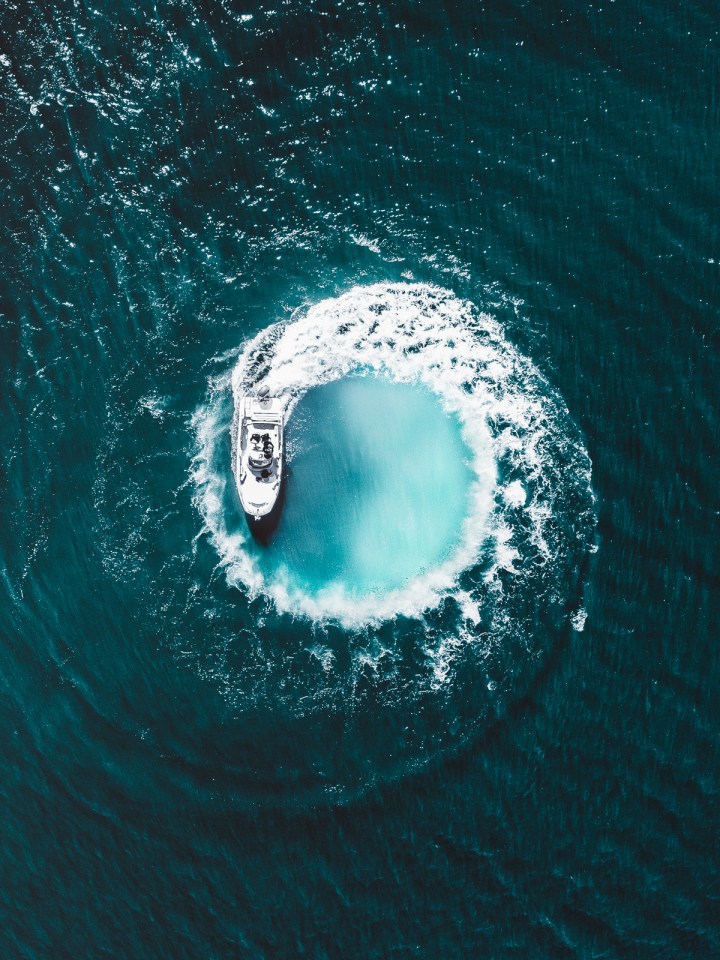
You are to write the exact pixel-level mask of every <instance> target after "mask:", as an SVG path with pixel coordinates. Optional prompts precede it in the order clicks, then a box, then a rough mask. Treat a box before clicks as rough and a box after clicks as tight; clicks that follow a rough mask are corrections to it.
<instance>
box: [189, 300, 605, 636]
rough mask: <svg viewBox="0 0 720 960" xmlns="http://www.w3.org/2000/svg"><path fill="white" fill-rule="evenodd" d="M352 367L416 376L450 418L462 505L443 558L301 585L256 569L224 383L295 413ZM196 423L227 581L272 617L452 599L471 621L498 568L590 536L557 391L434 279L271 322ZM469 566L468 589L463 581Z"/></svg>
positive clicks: (376, 611) (585, 494)
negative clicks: (465, 482) (234, 497)
mask: <svg viewBox="0 0 720 960" xmlns="http://www.w3.org/2000/svg"><path fill="white" fill-rule="evenodd" d="M358 373H372V374H374V375H380V376H385V377H388V378H390V379H392V380H394V381H397V382H401V383H413V384H418V385H421V386H423V387H425V388H427V389H429V390H430V391H432V392H433V393H434V394H435V395H436V396H437V397H438V398H439V400H440V402H441V404H442V406H443V407H444V408H445V410H446V411H447V412H448V413H450V414H453V415H454V416H455V417H456V418H457V419H458V420H459V422H460V424H461V428H462V435H463V439H464V441H465V444H466V446H467V448H468V449H469V451H470V453H471V458H472V464H471V466H472V473H473V482H472V485H471V490H470V495H469V497H468V503H469V509H468V512H467V516H466V518H465V520H464V523H463V524H462V529H461V530H460V532H459V537H458V541H457V544H456V546H455V547H454V549H453V550H452V551H451V552H450V555H449V556H448V557H447V558H445V559H444V561H443V562H442V563H440V564H439V565H438V566H436V567H435V568H434V569H431V570H426V571H424V572H423V573H421V574H420V575H418V576H416V577H414V578H412V579H411V580H410V582H408V583H406V584H404V585H402V586H401V587H399V588H396V589H393V590H390V591H388V592H387V593H385V594H384V595H378V593H377V592H373V593H372V594H370V595H367V596H358V595H356V594H355V593H353V591H352V588H351V585H346V586H343V585H342V584H333V586H332V588H330V589H326V590H324V591H320V592H310V591H307V590H305V589H303V588H302V587H301V586H300V585H299V584H296V583H294V582H293V579H292V576H291V575H290V574H289V573H288V571H287V570H286V569H284V568H283V567H282V566H280V567H279V568H278V567H275V568H273V570H272V571H271V572H268V571H266V570H264V569H263V562H262V556H261V555H260V554H259V553H258V551H257V550H256V549H254V544H253V542H252V538H251V537H250V535H249V533H248V532H247V531H246V530H244V529H243V527H242V526H241V525H238V523H237V522H236V521H237V518H236V516H235V515H234V514H235V513H236V511H233V510H232V509H231V510H228V503H227V490H226V488H227V485H228V475H227V470H224V471H223V470H218V469H217V466H218V459H219V451H218V443H219V442H221V441H222V435H223V431H224V428H225V425H226V421H227V396H228V390H229V385H230V384H229V383H228V380H230V381H231V384H232V391H233V394H234V396H235V398H236V400H237V398H239V397H240V396H242V395H243V394H244V393H245V392H247V391H248V390H250V389H252V388H253V387H254V386H255V385H256V384H257V383H258V382H260V381H262V382H263V383H264V384H267V386H268V387H269V388H270V391H271V393H273V394H280V393H284V394H286V395H289V396H290V397H291V398H292V399H291V408H292V405H293V404H294V403H296V402H297V400H298V399H299V398H300V397H302V396H303V394H304V393H305V392H306V391H307V390H308V389H310V388H311V387H316V386H318V385H321V384H326V383H329V382H331V381H335V380H338V379H340V378H342V377H346V376H349V375H352V374H358ZM195 429H196V434H197V441H198V452H197V455H196V458H195V461H194V467H193V470H194V481H195V488H196V490H197V497H196V502H197V504H198V506H199V508H200V510H201V512H202V514H203V516H204V518H205V522H206V525H207V529H208V531H209V533H210V535H211V537H212V540H213V543H214V544H215V547H216V549H217V551H218V553H219V555H220V558H221V561H222V563H223V565H224V567H225V569H226V573H227V578H228V582H229V583H230V584H232V585H233V586H238V587H241V588H244V589H247V590H248V591H250V592H251V593H252V594H258V593H261V594H264V595H266V596H268V597H270V598H271V599H272V601H273V603H274V604H275V606H276V608H277V609H278V611H280V612H281V613H293V614H294V615H297V614H302V615H304V616H306V617H308V618H310V619H311V620H313V621H316V622H317V621H319V622H322V621H327V620H331V621H335V622H337V623H339V624H341V625H342V626H343V627H345V628H351V629H352V628H356V629H361V628H363V627H366V626H369V625H377V624H378V623H380V622H382V621H384V620H389V619H392V618H394V617H397V616H403V617H406V618H419V617H422V616H423V615H424V614H425V613H426V612H427V611H429V610H431V609H434V608H437V607H438V606H439V605H440V604H441V603H445V602H446V601H452V602H453V603H454V604H455V606H456V607H457V610H458V613H459V614H460V615H461V617H462V618H464V619H466V620H467V619H469V620H470V621H474V622H480V620H481V612H482V611H483V610H484V609H485V608H486V606H487V600H488V598H489V597H493V598H495V599H497V594H498V593H499V592H502V587H501V583H504V582H506V581H507V579H508V577H511V578H517V577H520V578H523V577H527V575H528V573H527V571H528V566H534V567H537V566H543V565H545V564H557V563H559V562H560V563H561V562H562V557H563V554H564V553H565V551H566V550H567V544H566V543H565V542H564V541H565V540H566V539H567V536H568V534H569V536H570V539H571V540H572V541H576V540H577V539H578V537H579V538H580V539H583V538H587V537H588V536H591V535H592V529H593V524H592V522H591V516H592V493H591V488H590V461H589V458H588V455H587V453H586V452H585V449H584V446H583V444H582V440H581V438H580V436H579V435H578V431H577V429H576V428H575V427H574V425H573V424H572V422H571V420H570V418H569V416H568V413H567V410H566V408H565V405H564V404H563V402H562V400H561V399H560V397H559V396H558V395H557V393H556V392H555V391H553V390H552V389H551V387H550V385H549V384H548V383H547V382H546V381H545V380H544V379H543V378H542V377H541V375H540V374H539V372H538V371H537V370H536V369H535V368H534V366H533V365H532V363H531V362H530V361H529V360H528V359H527V358H525V357H523V356H521V355H520V354H519V353H518V352H517V350H516V349H515V348H514V347H513V346H512V344H510V343H509V342H508V341H507V340H506V339H505V337H504V336H503V334H502V331H501V329H500V328H499V325H498V324H497V323H496V322H495V321H494V320H493V319H492V318H491V317H490V316H488V315H487V314H483V313H479V312H478V311H476V310H475V309H473V308H472V306H470V305H469V304H467V303H465V302H463V301H461V300H459V299H458V298H457V297H455V296H454V295H453V294H452V293H450V292H448V291H446V290H442V289H439V288H437V287H432V286H424V285H416V284H393V285H375V286H369V287H357V288H355V289H353V290H351V291H350V292H348V293H346V294H345V295H343V296H340V297H338V298H335V299H330V300H325V301H323V302H321V303H318V304H316V305H314V306H312V307H311V308H310V309H308V310H306V311H304V312H301V313H300V314H299V315H298V316H295V317H293V318H292V319H291V320H289V321H288V322H284V323H278V324H275V325H273V326H271V327H270V328H268V329H267V330H265V331H263V332H262V333H261V334H260V335H259V336H257V337H256V338H255V339H253V340H252V341H250V342H249V343H247V344H246V345H245V348H244V349H243V351H242V353H241V355H240V358H239V360H238V363H237V366H236V367H235V370H234V371H233V372H232V375H231V376H229V377H228V378H227V379H225V380H223V381H221V382H218V383H216V384H215V386H214V391H213V396H211V398H210V401H209V403H208V404H207V405H206V406H205V407H203V408H202V409H201V410H200V411H198V414H197V416H196V418H195ZM291 457H292V454H291V453H290V459H291ZM579 504H582V508H581V510H580V512H579V514H578V510H577V508H578V506H579ZM469 570H474V571H475V573H476V576H475V577H474V578H473V580H474V582H473V583H472V584H466V583H464V582H463V574H464V573H465V572H466V571H469ZM477 574H480V575H479V576H478V575H477Z"/></svg>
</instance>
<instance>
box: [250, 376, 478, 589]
mask: <svg viewBox="0 0 720 960" xmlns="http://www.w3.org/2000/svg"><path fill="white" fill-rule="evenodd" d="M286 439H287V444H288V447H289V448H290V450H291V451H292V454H291V457H290V458H289V464H290V467H289V469H290V470H291V475H292V480H291V482H290V483H289V485H288V487H287V495H286V499H285V503H284V508H283V512H282V515H281V522H280V529H279V530H278V531H277V533H276V535H275V536H274V537H273V539H272V541H271V543H270V547H269V549H268V550H266V551H259V553H261V555H262V552H265V553H266V554H267V556H268V559H269V561H270V563H271V565H273V566H276V567H279V568H280V569H281V570H282V569H283V568H285V569H287V571H288V573H289V575H290V576H291V577H292V578H293V580H295V581H297V582H298V583H299V584H300V585H301V588H303V589H304V590H307V591H309V592H311V593H313V594H315V595H317V594H318V593H321V592H324V591H327V590H333V589H335V590H342V591H343V592H346V593H349V594H350V599H351V598H352V596H358V597H364V596H367V595H374V596H379V595H383V594H385V593H387V592H388V591H390V590H397V589H399V588H401V587H402V586H403V585H404V584H405V583H407V582H408V580H411V579H413V578H414V577H417V576H418V574H420V573H421V572H422V571H423V570H424V569H426V568H428V567H431V568H432V567H436V566H438V564H440V563H442V561H443V560H445V559H446V557H447V556H448V554H450V552H451V550H452V548H453V547H454V546H455V544H456V542H457V541H458V540H459V539H460V537H461V535H462V531H463V524H464V521H465V517H466V514H467V512H468V508H469V503H468V499H469V488H470V485H471V483H472V481H473V474H472V472H471V470H470V468H469V466H468V463H467V461H469V460H470V453H469V451H468V449H467V447H466V446H465V445H464V444H463V442H462V437H461V435H460V430H459V426H458V424H457V422H453V420H452V419H451V418H450V417H448V416H446V414H445V413H444V411H443V410H442V408H441V407H440V405H439V403H437V401H436V400H435V399H434V398H433V397H432V396H431V395H428V394H427V393H426V392H422V391H420V390H417V389H413V388H411V387H409V386H407V385H405V384H398V383H393V382H392V381H382V380H377V379H374V378H373V379H370V378H367V379H359V378H352V379H350V378H348V379H344V380H339V381H335V382H334V383H331V384H327V385H326V386H324V387H316V388H315V389H314V390H313V391H312V392H311V393H309V394H306V395H305V397H304V398H303V401H302V402H301V403H300V404H298V405H297V406H296V407H295V409H294V411H293V416H292V417H291V419H290V421H289V429H288V432H287V438H286ZM261 562H262V561H261ZM277 575H278V572H275V576H277Z"/></svg>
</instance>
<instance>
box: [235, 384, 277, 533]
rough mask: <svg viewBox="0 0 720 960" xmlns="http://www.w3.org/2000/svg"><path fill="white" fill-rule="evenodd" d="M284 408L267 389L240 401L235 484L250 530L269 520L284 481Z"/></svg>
mask: <svg viewBox="0 0 720 960" xmlns="http://www.w3.org/2000/svg"><path fill="white" fill-rule="evenodd" d="M284 428H285V404H284V402H283V400H282V399H281V398H280V397H271V396H270V394H269V391H268V388H267V387H261V388H260V390H258V392H257V394H246V395H245V396H244V397H242V399H241V400H240V405H239V411H238V435H237V444H236V459H235V482H236V484H237V489H238V493H239V494H240V502H241V503H242V506H243V510H244V511H245V513H246V514H247V517H248V519H249V520H250V521H251V526H252V525H254V524H259V523H260V521H262V520H263V519H270V517H271V515H272V514H273V509H274V507H275V506H276V505H277V503H278V498H279V496H280V490H281V487H282V481H283V444H284V436H283V434H284Z"/></svg>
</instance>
